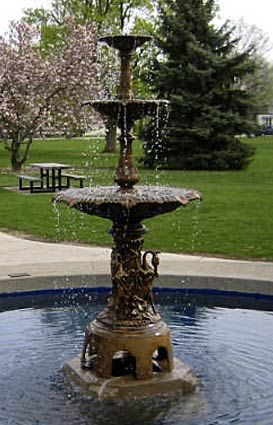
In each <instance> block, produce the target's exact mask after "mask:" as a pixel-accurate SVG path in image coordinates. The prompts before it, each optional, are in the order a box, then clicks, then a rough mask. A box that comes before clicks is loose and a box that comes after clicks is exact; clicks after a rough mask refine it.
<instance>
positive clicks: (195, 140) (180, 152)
mask: <svg viewBox="0 0 273 425" xmlns="http://www.w3.org/2000/svg"><path fill="white" fill-rule="evenodd" d="M216 11H217V7H216V4H215V1H214V0H205V1H204V0H189V1H185V0H167V1H166V0H165V1H164V2H163V1H162V2H161V4H160V8H159V30H158V34H159V40H158V45H159V47H160V48H161V51H162V54H161V59H160V60H158V62H157V68H156V71H155V87H156V89H157V91H158V93H159V96H160V97H163V98H167V99H169V100H170V103H171V109H170V117H169V123H168V127H167V129H166V131H165V133H163V134H161V140H159V141H158V134H155V130H154V131H153V132H152V134H151V132H150V134H149V138H150V140H148V141H147V142H146V144H145V158H144V163H145V164H146V166H152V167H153V166H156V165H157V166H158V165H159V166H161V167H164V168H174V169H218V170H226V169H240V168H243V167H245V166H246V165H247V164H248V162H249V160H250V158H251V156H252V155H253V150H252V149H250V147H249V146H247V145H245V144H243V143H242V142H241V141H240V140H239V139H238V138H237V137H236V136H237V135H240V134H243V133H248V132H249V131H250V130H251V125H252V124H251V121H250V119H249V116H250V111H251V106H252V102H251V97H250V95H249V93H248V92H247V91H246V90H245V89H244V88H243V87H242V85H241V81H242V79H243V78H244V77H245V76H246V75H248V74H249V73H251V72H253V70H254V62H253V60H252V59H251V56H250V51H249V50H246V51H245V52H242V53H238V50H237V49H236V45H237V40H236V39H234V37H233V35H232V30H229V29H228V28H227V26H226V25H224V26H222V27H221V28H216V27H215V26H214V25H213V23H212V20H213V18H214V16H215V13H216ZM156 133H158V132H157V131H156ZM155 139H157V142H156V140H155Z"/></svg>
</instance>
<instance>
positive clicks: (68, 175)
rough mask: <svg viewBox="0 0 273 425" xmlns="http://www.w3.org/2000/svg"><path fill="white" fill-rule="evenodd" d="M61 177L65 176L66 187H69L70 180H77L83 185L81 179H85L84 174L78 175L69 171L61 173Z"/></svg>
mask: <svg viewBox="0 0 273 425" xmlns="http://www.w3.org/2000/svg"><path fill="white" fill-rule="evenodd" d="M62 177H65V178H66V187H70V180H76V181H79V183H80V187H83V181H84V180H85V176H80V175H78V174H71V173H62Z"/></svg>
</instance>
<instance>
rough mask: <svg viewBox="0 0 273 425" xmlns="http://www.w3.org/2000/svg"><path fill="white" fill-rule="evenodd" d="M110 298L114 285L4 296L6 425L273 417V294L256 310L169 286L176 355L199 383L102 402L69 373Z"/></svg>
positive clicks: (166, 310)
mask: <svg viewBox="0 0 273 425" xmlns="http://www.w3.org/2000/svg"><path fill="white" fill-rule="evenodd" d="M107 296H108V291H107V290H106V289H105V290H102V291H99V292H98V291H97V290H96V289H93V290H91V291H89V292H85V290H83V289H80V290H77V291H76V292H74V291H73V290H71V291H69V293H67V292H66V293H61V292H59V293H57V292H56V293H54V292H53V293H51V295H50V296H49V295H48V294H47V292H46V291H45V292H44V293H43V294H41V293H39V294H37V297H36V296H35V295H34V294H31V295H28V296H27V294H24V295H22V296H21V297H20V307H21V308H20V309H17V308H16V298H17V299H18V300H19V297H18V296H17V297H12V296H11V297H9V296H5V297H4V298H3V297H0V298H1V303H0V305H1V313H0V329H1V331H0V362H1V372H0V375H1V379H0V390H1V398H0V423H1V425H2V424H3V425H5V424H12V425H13V424H14V425H15V424H20V425H30V424H31V425H33V424H49V423H52V424H54V425H59V424H60V425H61V424H63V423H66V424H68V425H74V424H75V425H76V424H77V425H79V424H80V425H87V424H88V425H93V424H99V425H103V424H109V423H118V424H120V425H123V424H131V423H132V418H134V421H133V423H134V424H143V423H145V424H151V425H157V424H162V425H163V424H166V425H167V424H168V425H170V424H178V425H179V424H181V425H182V424H187V425H195V424H196V425H197V424H198V425H200V424H225V425H226V424H233V423H240V424H247V425H249V424H268V425H269V424H271V423H272V417H273V404H272V399H273V386H272V378H273V372H272V370H273V354H272V353H273V339H272V338H271V333H272V328H273V313H272V311H273V301H272V297H268V298H266V297H265V303H264V305H265V309H264V310H263V309H262V303H261V300H260V304H259V305H260V307H259V308H261V310H256V309H255V304H256V302H255V297H249V296H245V297H244V296H243V295H240V296H238V295H237V296H232V297H226V296H224V295H221V294H218V295H215V294H213V295H209V294H202V293H199V294H197V293H196V292H195V293H191V292H188V291H187V292H181V291H168V290H163V291H162V290H161V291H160V292H159V293H158V294H157V296H156V297H157V305H159V311H160V314H161V315H162V317H163V319H164V320H165V321H166V322H167V323H168V325H169V327H170V329H171V334H172V341H173V348H174V354H175V356H176V357H177V358H179V359H181V360H182V361H185V362H186V363H187V364H189V365H191V366H192V368H193V370H194V371H195V374H196V376H197V380H198V389H197V391H196V392H195V393H192V394H188V395H184V396H181V395H179V394H175V395H173V394H169V395H168V396H166V395H165V396H162V397H158V396H157V397H152V398H151V397H148V398H139V399H137V400H135V399H133V400H125V401H115V402H113V401H102V399H103V389H102V391H101V399H99V400H96V399H92V398H91V397H89V396H85V395H83V394H81V393H79V392H78V391H77V389H76V388H73V387H72V386H71V385H70V384H69V383H68V382H67V381H66V378H65V377H64V375H63V373H62V366H63V364H64V363H65V362H66V361H67V360H68V359H70V358H72V357H74V356H75V355H77V354H78V353H79V352H80V349H81V345H82V338H83V330H84V328H85V325H86V323H87V322H88V321H89V320H90V319H92V318H93V317H95V316H96V315H97V314H98V312H99V311H101V309H102V307H103V303H104V302H105V301H106V298H107ZM24 299H25V304H24V302H23V300H24ZM86 301H88V302H86ZM30 304H31V305H32V306H31V307H30ZM9 308H10V309H9ZM113 420H114V422H113Z"/></svg>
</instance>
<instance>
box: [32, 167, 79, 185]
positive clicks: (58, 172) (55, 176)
mask: <svg viewBox="0 0 273 425" xmlns="http://www.w3.org/2000/svg"><path fill="white" fill-rule="evenodd" d="M30 165H31V167H32V168H38V169H39V170H40V179H41V183H40V187H39V188H37V191H41V192H55V191H56V189H58V190H61V189H63V188H65V187H67V185H65V186H63V185H62V170H68V169H71V168H72V165H69V164H61V163H59V162H34V163H32V164H30Z"/></svg>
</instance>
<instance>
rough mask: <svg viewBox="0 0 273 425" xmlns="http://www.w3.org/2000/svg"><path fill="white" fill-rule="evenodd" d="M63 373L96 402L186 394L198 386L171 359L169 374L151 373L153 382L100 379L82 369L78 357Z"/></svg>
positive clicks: (188, 372) (187, 370)
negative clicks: (95, 398) (171, 367)
mask: <svg viewBox="0 0 273 425" xmlns="http://www.w3.org/2000/svg"><path fill="white" fill-rule="evenodd" d="M63 370H64V373H65V375H66V376H67V378H68V379H69V381H70V382H72V383H74V384H75V385H76V387H78V388H80V390H81V391H83V392H84V393H86V394H88V395H91V396H94V397H97V398H98V399H99V400H107V399H125V398H134V397H146V396H155V395H160V394H169V393H172V392H181V394H186V393H190V392H192V391H194V390H195V388H196V385H197V381H196V378H195V376H194V374H193V372H192V369H191V367H190V366H188V365H186V364H185V363H183V362H182V361H181V360H179V359H177V358H174V368H173V370H172V371H171V372H164V373H161V372H153V378H152V379H142V380H136V379H135V378H134V377H133V376H132V375H126V376H119V377H111V378H108V379H104V378H100V377H98V376H97V374H96V373H95V372H94V371H90V370H84V369H82V367H81V359H80V356H76V357H74V358H73V359H71V360H69V361H67V362H66V363H65V364H64V367H63Z"/></svg>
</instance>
